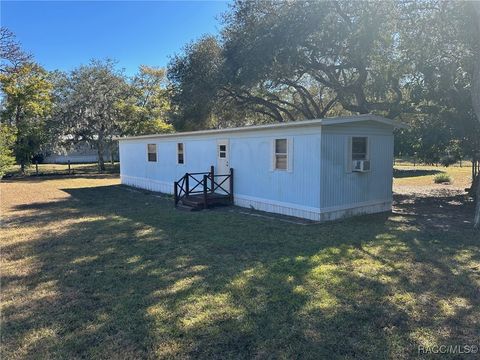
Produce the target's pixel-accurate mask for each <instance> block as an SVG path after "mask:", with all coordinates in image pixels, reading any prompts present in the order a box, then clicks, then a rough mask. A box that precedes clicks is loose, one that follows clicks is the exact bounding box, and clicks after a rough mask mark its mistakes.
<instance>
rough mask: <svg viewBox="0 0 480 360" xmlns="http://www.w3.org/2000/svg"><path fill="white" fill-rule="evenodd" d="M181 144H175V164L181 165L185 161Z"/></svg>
mask: <svg viewBox="0 0 480 360" xmlns="http://www.w3.org/2000/svg"><path fill="white" fill-rule="evenodd" d="M183 154H184V153H183V143H178V144H177V164H183V163H184V161H185V158H184V155H183Z"/></svg>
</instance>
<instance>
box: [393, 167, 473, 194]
mask: <svg viewBox="0 0 480 360" xmlns="http://www.w3.org/2000/svg"><path fill="white" fill-rule="evenodd" d="M441 173H445V174H448V175H450V177H451V179H452V183H451V184H450V185H451V186H450V187H453V188H458V189H462V190H463V189H465V188H469V187H470V185H471V183H472V163H471V162H466V161H465V162H464V163H463V166H462V167H460V166H458V165H456V166H449V167H444V166H428V165H416V166H414V165H413V163H409V162H397V164H396V166H395V167H394V171H393V177H394V183H395V185H399V186H417V187H425V186H427V187H428V186H433V187H434V188H441V187H442V186H444V185H436V184H434V182H433V178H434V177H435V175H437V174H441ZM435 185H436V186H435Z"/></svg>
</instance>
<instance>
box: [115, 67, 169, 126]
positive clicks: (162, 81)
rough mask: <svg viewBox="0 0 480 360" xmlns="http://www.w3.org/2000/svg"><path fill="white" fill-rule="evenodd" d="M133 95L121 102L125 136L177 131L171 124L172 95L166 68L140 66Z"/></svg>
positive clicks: (134, 81)
mask: <svg viewBox="0 0 480 360" xmlns="http://www.w3.org/2000/svg"><path fill="white" fill-rule="evenodd" d="M128 88H129V90H128V93H129V96H128V97H127V98H126V99H124V100H123V99H122V100H121V101H119V103H118V108H119V110H120V113H121V116H122V122H121V128H122V134H124V135H146V134H156V133H167V132H172V131H173V126H172V125H171V124H169V123H168V122H167V117H168V114H169V112H170V101H169V94H168V90H167V88H166V77H165V70H164V69H163V68H155V67H149V66H146V65H142V66H140V69H139V72H138V74H137V75H135V76H134V77H133V79H132V80H131V82H130V83H129V86H128Z"/></svg>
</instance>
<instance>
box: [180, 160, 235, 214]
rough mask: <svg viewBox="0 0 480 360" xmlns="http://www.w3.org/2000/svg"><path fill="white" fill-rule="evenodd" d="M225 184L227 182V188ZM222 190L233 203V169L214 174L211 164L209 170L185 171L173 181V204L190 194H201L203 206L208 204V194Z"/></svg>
mask: <svg viewBox="0 0 480 360" xmlns="http://www.w3.org/2000/svg"><path fill="white" fill-rule="evenodd" d="M226 184H229V186H228V188H227V186H226ZM215 192H217V193H218V192H223V193H222V194H223V195H228V197H229V198H230V202H231V203H232V204H233V169H232V168H230V173H229V174H215V169H214V167H213V166H211V167H210V171H209V172H197V173H185V175H183V176H182V177H181V178H180V179H179V180H178V181H175V182H174V197H175V206H177V204H178V203H179V202H180V200H182V199H183V198H185V197H187V196H190V195H199V194H202V195H203V201H204V207H207V205H208V194H212V193H215Z"/></svg>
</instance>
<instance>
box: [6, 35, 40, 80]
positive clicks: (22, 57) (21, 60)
mask: <svg viewBox="0 0 480 360" xmlns="http://www.w3.org/2000/svg"><path fill="white" fill-rule="evenodd" d="M0 59H1V63H0V72H1V73H6V72H11V71H14V70H15V69H17V68H18V67H19V66H20V65H22V64H25V63H27V62H31V61H32V60H33V59H32V56H31V55H30V54H27V53H25V52H24V51H23V50H22V48H21V46H20V44H19V43H18V41H17V40H16V39H15V34H14V33H12V32H11V31H10V30H8V29H7V28H6V27H1V28H0Z"/></svg>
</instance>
